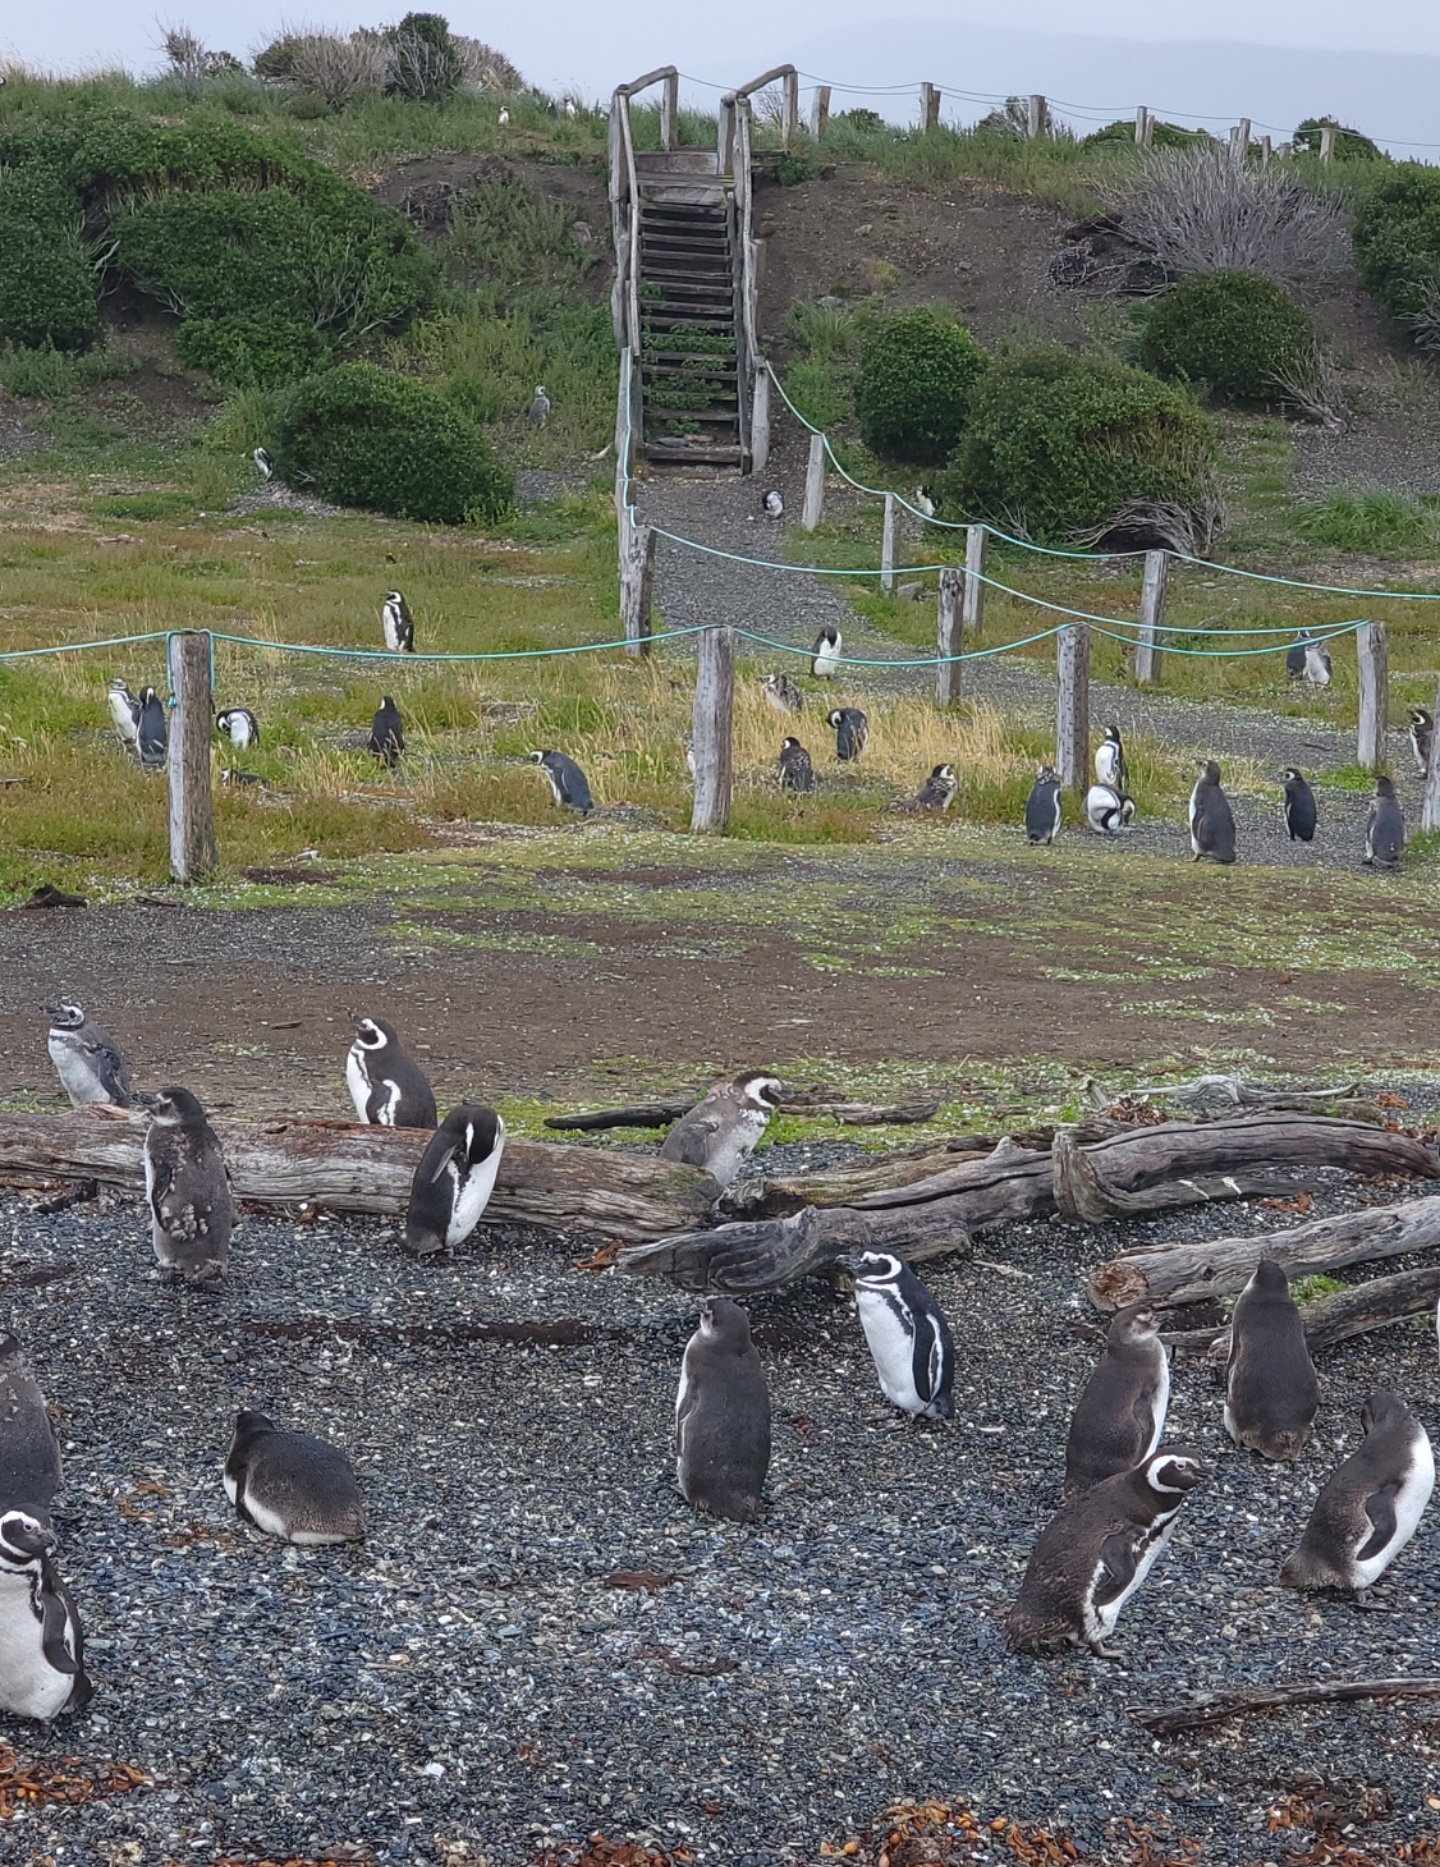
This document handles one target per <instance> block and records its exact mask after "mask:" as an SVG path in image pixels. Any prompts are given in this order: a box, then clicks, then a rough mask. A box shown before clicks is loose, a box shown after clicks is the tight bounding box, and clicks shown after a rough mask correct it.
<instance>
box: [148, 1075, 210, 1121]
mask: <svg viewBox="0 0 1440 1867" xmlns="http://www.w3.org/2000/svg"><path fill="white" fill-rule="evenodd" d="M150 1119H151V1121H153V1122H154V1123H156V1125H157V1126H158V1127H161V1128H197V1127H199V1126H200V1125H201V1124H202V1123H203V1122H204V1120H205V1110H204V1107H203V1106H202V1104H201V1101H200V1098H199V1097H198V1096H196V1095H192V1094H191V1092H190V1091H189V1090H188V1089H181V1088H179V1087H178V1086H176V1085H173V1084H172V1086H171V1087H170V1088H169V1089H162V1090H161V1091H160V1093H159V1095H158V1096H156V1098H155V1101H154V1104H153V1106H152V1107H151V1110H150Z"/></svg>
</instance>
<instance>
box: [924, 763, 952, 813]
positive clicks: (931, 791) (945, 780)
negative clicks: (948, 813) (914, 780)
mask: <svg viewBox="0 0 1440 1867" xmlns="http://www.w3.org/2000/svg"><path fill="white" fill-rule="evenodd" d="M958 783H959V781H958V780H957V778H956V776H955V767H954V766H953V765H934V766H932V767H931V769H930V776H929V777H928V778H927V779H926V780H925V782H924V784H922V785H921V787H920V795H919V796H918V797H917V798H916V799H915V802H916V803H917V804H918V805H919V806H920V808H921V810H949V808H950V806H951V805H952V804H953V803H954V802H955V792H956V790H957V788H958Z"/></svg>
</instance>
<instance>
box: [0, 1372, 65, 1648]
mask: <svg viewBox="0 0 1440 1867" xmlns="http://www.w3.org/2000/svg"><path fill="white" fill-rule="evenodd" d="M60 1484H61V1471H60V1447H59V1444H58V1442H57V1441H56V1438H55V1428H54V1427H53V1426H52V1425H51V1423H50V1412H49V1409H48V1408H47V1407H46V1405H45V1396H44V1394H43V1393H41V1391H40V1383H39V1382H38V1381H37V1380H36V1379H35V1376H34V1374H33V1373H32V1372H31V1369H30V1363H29V1360H28V1359H27V1357H26V1354H25V1349H24V1346H23V1345H22V1343H21V1342H20V1339H19V1337H18V1336H13V1335H0V1511H9V1510H18V1511H23V1512H24V1513H25V1515H26V1516H28V1517H33V1518H34V1519H35V1520H36V1522H37V1523H40V1524H43V1525H45V1526H46V1527H47V1528H48V1527H49V1524H50V1504H51V1500H52V1499H53V1498H54V1496H55V1493H56V1492H57V1491H58V1490H59V1489H60ZM0 1670H3V1669H0Z"/></svg>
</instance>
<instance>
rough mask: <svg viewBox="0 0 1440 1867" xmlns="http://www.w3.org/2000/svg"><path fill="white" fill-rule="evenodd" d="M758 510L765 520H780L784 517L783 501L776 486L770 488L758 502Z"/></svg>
mask: <svg viewBox="0 0 1440 1867" xmlns="http://www.w3.org/2000/svg"><path fill="white" fill-rule="evenodd" d="M760 508H761V510H762V511H763V512H764V514H765V516H766V518H767V519H781V518H784V516H785V500H784V498H783V496H782V495H781V492H780V488H779V487H778V486H772V487H771V488H770V490H769V491H768V492H767V493H766V495H765V497H764V498H763V499H762V500H761V501H760Z"/></svg>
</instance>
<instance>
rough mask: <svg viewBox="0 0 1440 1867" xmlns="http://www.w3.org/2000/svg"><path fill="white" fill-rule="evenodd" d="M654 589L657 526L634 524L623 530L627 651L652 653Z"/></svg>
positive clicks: (622, 604)
mask: <svg viewBox="0 0 1440 1867" xmlns="http://www.w3.org/2000/svg"><path fill="white" fill-rule="evenodd" d="M654 590H655V528H654V526H653V525H633V524H631V523H630V522H629V520H628V518H627V521H626V523H625V524H624V525H623V526H622V527H621V531H620V614H621V616H622V617H623V618H624V622H625V652H626V654H627V655H647V656H648V655H649V653H650V612H651V605H652V601H653V596H654Z"/></svg>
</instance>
